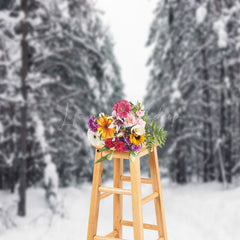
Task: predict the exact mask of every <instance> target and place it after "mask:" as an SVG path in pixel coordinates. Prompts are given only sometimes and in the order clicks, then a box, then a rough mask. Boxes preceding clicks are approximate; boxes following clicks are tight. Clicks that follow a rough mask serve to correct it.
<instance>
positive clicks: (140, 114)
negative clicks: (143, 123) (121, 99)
mask: <svg viewBox="0 0 240 240" xmlns="http://www.w3.org/2000/svg"><path fill="white" fill-rule="evenodd" d="M136 114H137V116H138V117H143V115H144V111H142V110H139V111H137V112H136Z"/></svg>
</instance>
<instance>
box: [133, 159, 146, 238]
mask: <svg viewBox="0 0 240 240" xmlns="http://www.w3.org/2000/svg"><path fill="white" fill-rule="evenodd" d="M130 174H131V190H132V209H133V228H134V239H135V240H143V239H144V234H143V215H142V191H141V173H140V158H139V157H136V159H135V161H134V162H133V163H132V162H130Z"/></svg>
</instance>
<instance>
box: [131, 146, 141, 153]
mask: <svg viewBox="0 0 240 240" xmlns="http://www.w3.org/2000/svg"><path fill="white" fill-rule="evenodd" d="M140 149H141V145H135V144H133V145H132V150H133V151H134V152H139V151H140Z"/></svg>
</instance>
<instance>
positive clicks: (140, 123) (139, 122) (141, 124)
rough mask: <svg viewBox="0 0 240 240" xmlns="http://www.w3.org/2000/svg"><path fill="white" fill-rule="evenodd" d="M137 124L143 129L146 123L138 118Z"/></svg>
mask: <svg viewBox="0 0 240 240" xmlns="http://www.w3.org/2000/svg"><path fill="white" fill-rule="evenodd" d="M137 124H138V125H140V126H143V127H145V125H146V122H145V121H144V120H142V119H141V118H138V119H137Z"/></svg>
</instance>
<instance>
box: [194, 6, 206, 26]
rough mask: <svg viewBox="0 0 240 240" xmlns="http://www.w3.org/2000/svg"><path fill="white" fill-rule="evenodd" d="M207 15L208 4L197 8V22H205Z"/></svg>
mask: <svg viewBox="0 0 240 240" xmlns="http://www.w3.org/2000/svg"><path fill="white" fill-rule="evenodd" d="M206 16H207V9H206V6H204V5H202V6H200V7H198V9H197V10H196V21H197V24H201V23H203V21H204V20H205V18H206Z"/></svg>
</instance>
